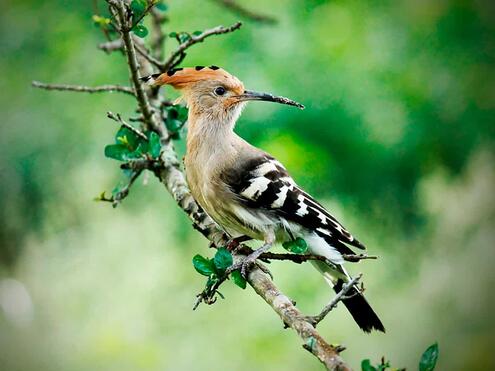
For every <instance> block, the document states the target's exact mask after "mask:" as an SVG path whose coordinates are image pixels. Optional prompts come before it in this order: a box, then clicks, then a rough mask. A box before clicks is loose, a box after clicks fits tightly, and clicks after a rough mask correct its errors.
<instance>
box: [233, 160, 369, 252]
mask: <svg viewBox="0 0 495 371" xmlns="http://www.w3.org/2000/svg"><path fill="white" fill-rule="evenodd" d="M223 180H224V181H225V182H226V183H227V184H228V185H229V187H230V188H231V190H232V191H233V192H234V193H235V194H236V195H237V196H238V199H239V201H240V202H241V203H243V204H244V205H245V206H247V207H249V208H254V209H265V210H267V211H269V212H271V213H273V214H275V215H277V216H279V217H281V218H284V219H286V220H287V221H290V222H294V223H297V224H300V225H301V226H303V227H305V228H307V229H309V230H312V231H314V232H315V233H316V234H317V235H318V236H320V237H322V238H324V239H325V241H327V242H328V243H329V244H330V245H332V246H333V247H335V248H336V249H337V250H338V251H339V252H340V253H341V254H352V253H353V251H352V250H351V249H350V248H349V247H348V246H346V244H348V245H351V246H355V247H358V248H361V249H364V248H365V247H364V245H363V244H361V243H360V242H359V241H358V240H357V239H355V238H354V237H353V236H352V235H351V234H350V233H349V232H348V231H347V230H346V229H345V228H344V227H343V226H342V224H340V223H339V222H338V221H337V219H335V217H333V216H332V215H331V214H330V213H329V212H328V211H327V210H325V208H324V207H323V206H322V205H320V204H319V203H318V202H317V201H316V200H315V199H313V198H312V197H311V196H310V195H308V194H307V193H306V192H304V191H303V190H302V189H301V188H299V187H298V186H297V184H296V183H295V182H294V181H293V179H292V178H291V177H290V175H289V174H288V173H287V170H286V169H285V168H284V167H283V166H282V164H280V163H279V162H278V161H277V160H275V159H274V158H273V157H271V156H269V155H267V154H264V155H263V156H260V157H257V158H253V159H251V160H249V161H247V162H246V163H244V164H243V166H240V167H239V168H238V169H237V171H234V172H231V173H229V174H228V175H226V176H224V179H223Z"/></svg>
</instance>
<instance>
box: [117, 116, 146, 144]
mask: <svg viewBox="0 0 495 371" xmlns="http://www.w3.org/2000/svg"><path fill="white" fill-rule="evenodd" d="M107 117H108V118H109V119H112V120H114V121H116V122H118V123H119V124H120V125H122V126H125V127H126V128H127V129H129V130H130V131H132V132H133V133H134V134H136V135H137V136H138V137H140V138H142V139H144V140H145V141H148V137H147V136H146V135H145V134H144V133H143V132H141V131H140V130H138V129H136V128H135V127H134V126H132V125H131V124H129V123H127V122H125V121H124V119H122V117H121V116H120V114H119V113H117V114H115V113H113V112H110V111H108V112H107Z"/></svg>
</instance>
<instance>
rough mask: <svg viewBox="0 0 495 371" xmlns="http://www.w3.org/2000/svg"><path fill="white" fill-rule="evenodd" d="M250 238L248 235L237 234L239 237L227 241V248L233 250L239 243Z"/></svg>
mask: <svg viewBox="0 0 495 371" xmlns="http://www.w3.org/2000/svg"><path fill="white" fill-rule="evenodd" d="M251 239H252V238H251V237H249V236H239V237H235V238H232V239H230V240H229V241H228V242H227V250H229V251H233V250H235V249H237V248H238V247H239V245H240V244H241V243H243V242H246V241H249V240H251Z"/></svg>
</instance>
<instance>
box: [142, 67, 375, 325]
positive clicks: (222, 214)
mask: <svg viewBox="0 0 495 371" xmlns="http://www.w3.org/2000/svg"><path fill="white" fill-rule="evenodd" d="M142 80H143V81H145V82H146V83H147V84H149V85H154V86H160V85H165V84H168V85H171V86H173V87H174V88H175V89H178V90H179V91H180V92H181V93H182V97H183V99H185V101H186V104H187V106H188V108H189V114H188V133H187V152H186V156H185V159H184V163H185V169H186V177H187V182H188V185H189V187H190V190H191V193H192V195H193V197H194V198H195V199H196V201H197V202H198V203H199V204H200V205H201V207H202V208H203V209H204V211H205V212H206V213H207V214H208V215H209V216H210V217H211V218H212V219H213V220H214V221H215V222H216V223H217V224H218V225H219V226H220V227H221V228H222V229H223V230H224V231H225V232H226V233H227V234H228V235H229V236H231V237H232V238H233V239H234V238H236V237H240V236H248V237H249V238H251V239H256V240H261V241H263V242H264V245H263V246H262V247H261V248H259V249H257V250H255V251H254V252H253V253H252V254H251V255H249V256H248V257H246V259H245V261H244V262H243V266H242V268H243V269H242V271H243V274H245V272H246V268H247V267H248V266H249V264H253V263H254V262H255V261H256V259H257V258H258V257H259V256H260V255H261V254H262V253H263V252H266V251H267V250H268V249H269V248H270V247H271V246H272V245H273V244H274V243H279V242H284V241H289V240H293V239H295V238H297V237H300V238H303V239H304V240H305V241H306V243H307V245H308V251H309V252H310V253H312V254H315V255H320V256H323V257H325V258H326V259H327V260H328V261H329V262H331V264H326V263H325V262H323V261H314V262H313V264H314V265H315V266H316V268H317V269H318V270H319V271H320V272H321V273H322V274H323V276H324V278H325V279H326V280H327V281H328V283H329V284H330V285H331V286H332V287H333V288H334V290H335V291H336V292H338V291H339V290H340V289H341V288H342V286H343V284H344V283H345V282H349V281H350V279H351V278H350V276H349V274H348V273H347V272H346V270H345V269H344V267H343V263H344V259H343V256H342V255H343V254H353V251H352V250H351V248H350V247H349V245H350V246H353V247H357V248H359V249H364V248H365V247H364V245H363V244H361V243H360V242H359V241H358V240H357V239H356V238H354V237H353V236H352V235H351V234H350V233H349V232H348V231H347V230H346V229H345V228H344V227H343V226H342V224H340V223H339V222H338V221H337V220H336V219H335V217H333V216H332V215H331V214H330V213H329V212H328V211H327V210H326V209H325V208H324V207H323V206H322V205H321V204H319V203H318V202H317V201H316V200H315V199H314V198H313V197H311V196H310V195H309V194H307V193H306V192H304V191H303V190H302V189H301V188H300V187H299V186H298V185H297V184H296V183H295V182H294V180H293V179H292V178H291V176H290V175H289V174H288V172H287V170H286V169H285V167H284V166H283V165H282V164H281V163H280V162H278V161H277V160H276V159H275V158H274V157H272V156H270V155H269V154H268V153H266V152H264V151H262V150H260V149H258V148H256V147H254V146H252V145H251V144H249V143H248V142H246V141H245V140H243V139H242V138H241V137H239V136H238V135H236V134H235V133H234V126H235V123H236V121H237V119H238V118H239V116H240V114H241V111H242V109H243V108H244V106H245V104H246V102H247V101H252V100H258V101H269V102H277V103H282V104H288V105H292V106H296V107H299V108H304V106H302V105H301V104H299V103H297V102H294V101H292V100H290V99H288V98H284V97H277V96H273V95H271V94H265V93H256V92H252V91H248V90H245V89H244V85H243V83H242V82H241V81H240V80H239V79H238V78H236V77H235V76H233V75H231V74H229V73H228V72H227V71H225V70H223V69H221V68H219V67H216V66H210V67H203V66H197V67H194V68H176V69H173V70H170V71H168V72H166V73H163V74H155V75H151V76H147V77H143V78H142ZM343 303H344V304H345V306H346V307H347V308H348V310H349V311H350V313H351V315H352V316H353V317H354V320H355V321H356V323H357V324H358V325H359V327H360V328H361V329H362V330H364V331H365V332H370V331H371V330H373V329H374V330H378V331H383V332H384V331H385V329H384V327H383V324H382V323H381V321H380V319H379V318H378V316H377V315H376V313H375V312H374V311H373V309H372V308H371V306H370V305H369V304H368V302H367V301H366V299H365V298H364V296H363V295H362V293H361V292H360V289H359V288H358V287H357V286H354V287H353V288H352V289H351V291H350V292H349V293H348V296H347V298H346V299H344V300H343Z"/></svg>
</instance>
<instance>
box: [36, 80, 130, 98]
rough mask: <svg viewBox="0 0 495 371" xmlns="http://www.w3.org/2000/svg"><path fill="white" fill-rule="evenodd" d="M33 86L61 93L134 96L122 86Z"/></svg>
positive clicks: (44, 84)
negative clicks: (115, 93) (107, 93)
mask: <svg viewBox="0 0 495 371" xmlns="http://www.w3.org/2000/svg"><path fill="white" fill-rule="evenodd" d="M31 84H32V86H34V87H35V88H40V89H45V90H60V91H74V92H79V93H105V92H114V91H115V92H119V93H125V94H129V95H132V96H134V90H132V88H130V87H128V86H121V85H101V86H94V87H91V86H84V85H67V84H46V83H44V82H40V81H33V82H32V83H31Z"/></svg>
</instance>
